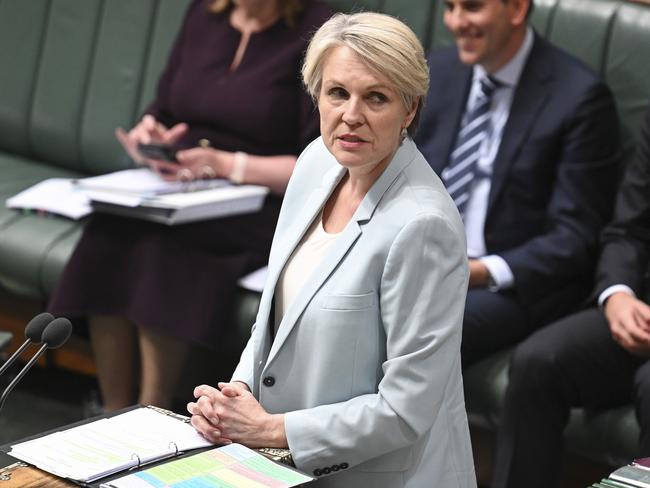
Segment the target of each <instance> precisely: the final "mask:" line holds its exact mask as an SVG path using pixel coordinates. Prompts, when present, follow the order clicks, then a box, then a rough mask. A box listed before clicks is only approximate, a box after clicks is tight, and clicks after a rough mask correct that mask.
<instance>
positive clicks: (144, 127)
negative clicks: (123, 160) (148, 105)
mask: <svg viewBox="0 0 650 488" xmlns="http://www.w3.org/2000/svg"><path fill="white" fill-rule="evenodd" d="M186 132H187V124H185V123H180V124H176V125H174V126H173V127H171V128H169V129H168V128H167V127H165V126H164V125H163V124H161V123H160V122H158V121H157V120H156V119H155V117H154V116H153V115H149V114H147V115H145V116H144V117H142V120H141V121H140V122H139V123H138V124H137V125H136V126H135V127H133V129H131V130H130V131H129V132H126V131H125V130H124V129H122V128H121V127H118V128H117V129H115V136H116V137H117V140H118V141H119V142H120V144H122V147H124V150H125V151H126V152H127V153H128V155H129V156H130V157H131V159H133V161H135V162H136V164H141V165H146V166H149V167H150V168H151V169H153V170H154V171H156V172H158V173H165V172H166V171H169V170H172V169H173V168H174V167H175V164H174V163H170V162H167V161H162V160H159V159H151V158H146V157H144V156H143V155H142V154H141V153H140V151H138V144H151V143H156V144H165V145H171V144H174V143H175V142H176V141H178V140H179V139H180V138H181V137H182V136H183V134H185V133H186Z"/></svg>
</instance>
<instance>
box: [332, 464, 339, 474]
mask: <svg viewBox="0 0 650 488" xmlns="http://www.w3.org/2000/svg"><path fill="white" fill-rule="evenodd" d="M330 469H331V470H332V471H334V472H335V473H336V472H337V471H338V470H339V469H341V467H340V466H339V465H338V464H335V465H333V466H332V467H331V468H330Z"/></svg>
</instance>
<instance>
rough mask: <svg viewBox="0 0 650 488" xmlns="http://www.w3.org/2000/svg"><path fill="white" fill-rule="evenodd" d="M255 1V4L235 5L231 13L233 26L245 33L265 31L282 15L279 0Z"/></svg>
mask: <svg viewBox="0 0 650 488" xmlns="http://www.w3.org/2000/svg"><path fill="white" fill-rule="evenodd" d="M251 3H253V2H251ZM254 3H255V5H247V6H244V5H235V8H234V9H233V10H232V12H231V14H230V23H231V24H232V26H233V27H234V28H235V29H237V30H238V31H240V32H242V33H244V34H252V33H254V32H260V31H263V30H264V29H266V28H267V27H269V26H271V25H272V24H273V23H274V22H275V21H276V20H277V19H278V18H279V17H280V9H279V8H278V2H277V0H271V1H266V2H254Z"/></svg>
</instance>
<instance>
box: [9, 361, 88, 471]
mask: <svg viewBox="0 0 650 488" xmlns="http://www.w3.org/2000/svg"><path fill="white" fill-rule="evenodd" d="M21 366H22V365H15V364H14V365H13V366H12V367H11V368H10V369H9V370H8V371H7V372H6V374H4V375H3V376H2V378H0V386H1V387H2V389H3V390H4V388H5V387H6V386H7V384H8V382H9V380H10V379H11V378H12V376H11V375H12V374H13V375H15V374H17V373H18V371H20V368H21ZM96 401H97V382H96V380H95V379H94V378H89V377H87V376H81V375H77V374H73V373H70V372H68V371H62V370H56V369H52V368H41V367H34V368H32V369H31V370H30V371H29V372H28V373H27V375H26V376H25V377H24V378H23V379H22V381H21V382H20V383H18V385H17V386H16V387H15V389H14V390H13V391H12V392H11V393H10V394H9V396H8V397H7V400H6V402H5V404H4V407H3V409H2V411H0V445H5V444H12V443H14V442H15V441H17V440H19V439H23V438H25V437H29V436H32V435H35V434H37V433H40V432H44V431H48V430H51V429H54V428H57V427H60V426H63V425H66V424H70V423H72V422H77V421H79V420H81V419H83V418H84V417H85V416H87V415H89V413H88V410H89V405H92V403H93V402H96ZM13 462H15V459H13V458H11V457H9V456H6V455H4V454H2V453H0V467H2V466H6V465H8V464H11V463H13Z"/></svg>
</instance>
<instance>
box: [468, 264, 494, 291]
mask: <svg viewBox="0 0 650 488" xmlns="http://www.w3.org/2000/svg"><path fill="white" fill-rule="evenodd" d="M489 283H490V272H489V271H488V269H487V266H485V264H483V263H482V262H481V261H479V260H478V259H470V260H469V287H470V288H487V286H488V284H489Z"/></svg>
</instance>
